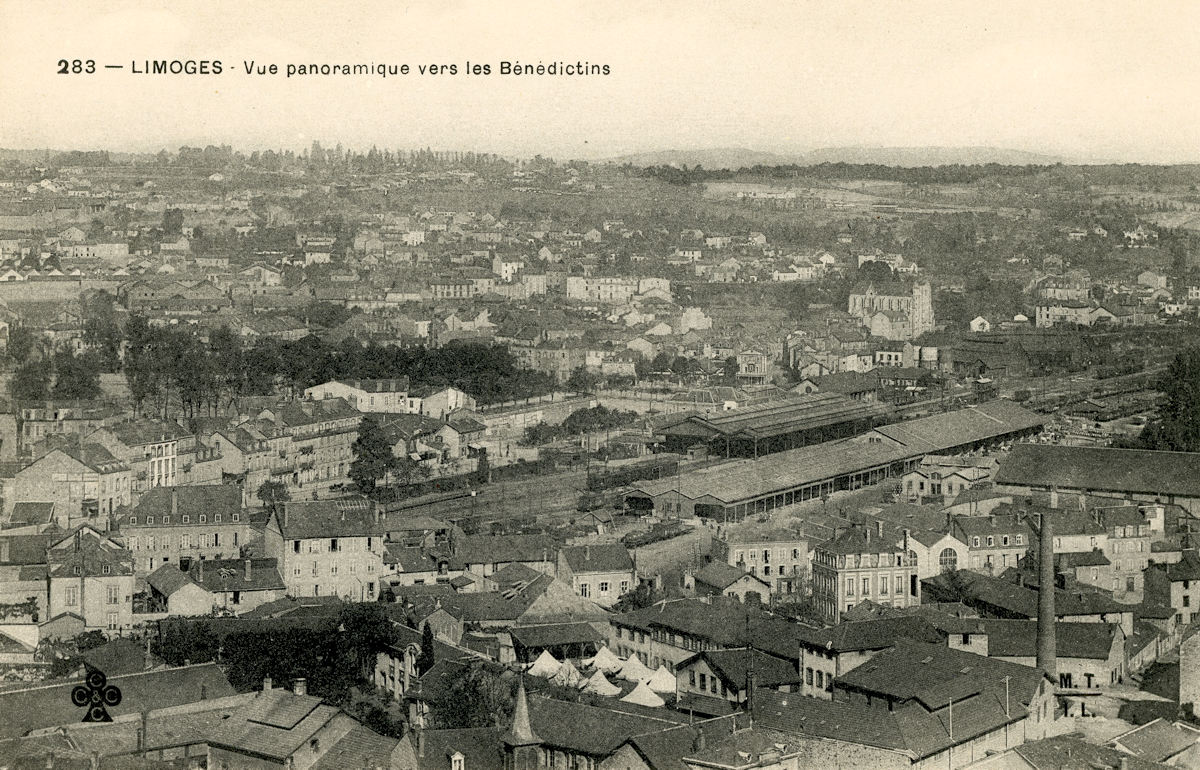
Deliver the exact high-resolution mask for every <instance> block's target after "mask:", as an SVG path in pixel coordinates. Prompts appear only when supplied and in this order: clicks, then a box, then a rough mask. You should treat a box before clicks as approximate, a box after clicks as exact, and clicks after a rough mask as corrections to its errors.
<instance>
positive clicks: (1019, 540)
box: [1013, 535, 1025, 545]
mask: <svg viewBox="0 0 1200 770" xmlns="http://www.w3.org/2000/svg"><path fill="white" fill-rule="evenodd" d="M1013 537H1014V538H1016V539H1015V542H1016V544H1017V545H1025V536H1024V535H1014V536H1013Z"/></svg>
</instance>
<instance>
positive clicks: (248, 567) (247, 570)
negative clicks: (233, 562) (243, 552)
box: [246, 559, 250, 583]
mask: <svg viewBox="0 0 1200 770" xmlns="http://www.w3.org/2000/svg"><path fill="white" fill-rule="evenodd" d="M246 582H247V583H249V582H250V560H249V559H246Z"/></svg>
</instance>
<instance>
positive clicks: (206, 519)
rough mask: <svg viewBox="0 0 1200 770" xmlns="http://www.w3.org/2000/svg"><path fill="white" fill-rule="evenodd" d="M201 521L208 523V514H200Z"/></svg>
mask: <svg viewBox="0 0 1200 770" xmlns="http://www.w3.org/2000/svg"><path fill="white" fill-rule="evenodd" d="M200 523H201V524H207V523H208V516H206V515H204V514H203V513H202V514H200Z"/></svg>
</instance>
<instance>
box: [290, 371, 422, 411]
mask: <svg viewBox="0 0 1200 770" xmlns="http://www.w3.org/2000/svg"><path fill="white" fill-rule="evenodd" d="M304 397H305V398H306V399H308V400H309V401H323V400H324V399H327V398H340V399H343V400H344V401H346V402H347V403H348V404H351V405H352V406H353V407H354V408H355V409H357V410H358V411H360V412H389V413H393V412H407V411H408V378H407V377H400V378H398V379H391V380H330V381H329V382H326V383H322V384H320V385H314V386H313V387H311V388H307V389H306V390H305V391H304Z"/></svg>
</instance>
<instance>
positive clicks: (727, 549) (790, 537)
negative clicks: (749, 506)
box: [712, 527, 811, 594]
mask: <svg viewBox="0 0 1200 770" xmlns="http://www.w3.org/2000/svg"><path fill="white" fill-rule="evenodd" d="M712 553H713V558H714V559H716V560H718V561H720V562H723V563H725V564H728V565H729V566H731V567H737V568H738V569H740V570H741V571H743V572H749V573H750V574H751V575H753V576H755V577H758V578H761V579H762V580H763V581H764V582H766V583H767V584H768V585H770V586H771V591H772V593H776V594H795V593H801V594H803V593H806V592H807V587H808V581H809V578H810V577H811V571H810V561H809V559H810V556H811V555H810V553H809V550H808V540H807V538H804V537H801V536H799V535H797V534H796V533H795V532H792V531H790V530H784V529H773V530H762V529H761V528H759V529H754V528H747V527H738V528H733V527H718V528H717V533H716V536H715V537H714V538H713V541H712Z"/></svg>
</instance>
